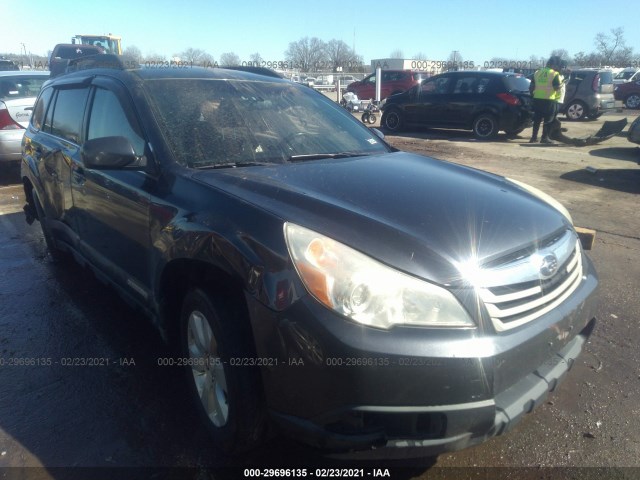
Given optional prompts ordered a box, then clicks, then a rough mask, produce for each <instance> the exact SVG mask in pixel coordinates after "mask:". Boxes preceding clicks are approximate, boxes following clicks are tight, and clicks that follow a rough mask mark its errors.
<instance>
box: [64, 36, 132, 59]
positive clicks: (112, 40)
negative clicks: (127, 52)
mask: <svg viewBox="0 0 640 480" xmlns="http://www.w3.org/2000/svg"><path fill="white" fill-rule="evenodd" d="M71 43H74V44H82V45H94V46H96V47H102V48H103V49H104V51H105V53H114V54H116V55H122V37H119V36H117V35H112V34H110V33H109V34H107V35H74V36H73V37H71Z"/></svg>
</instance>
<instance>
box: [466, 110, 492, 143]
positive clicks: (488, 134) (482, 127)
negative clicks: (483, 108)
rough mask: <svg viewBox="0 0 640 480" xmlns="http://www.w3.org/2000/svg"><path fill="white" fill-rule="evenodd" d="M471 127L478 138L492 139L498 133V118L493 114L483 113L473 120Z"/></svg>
mask: <svg viewBox="0 0 640 480" xmlns="http://www.w3.org/2000/svg"><path fill="white" fill-rule="evenodd" d="M472 128H473V134H474V135H475V137H476V138H477V139H478V140H492V139H494V138H495V137H496V135H498V119H497V118H496V117H495V116H494V115H491V114H489V113H483V114H481V115H478V116H477V117H476V119H475V120H474V121H473V127H472Z"/></svg>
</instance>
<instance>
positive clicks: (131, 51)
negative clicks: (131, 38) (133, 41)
mask: <svg viewBox="0 0 640 480" xmlns="http://www.w3.org/2000/svg"><path fill="white" fill-rule="evenodd" d="M122 54H123V55H125V56H127V57H131V58H133V59H134V60H135V61H136V62H138V63H140V62H142V52H141V51H140V49H139V48H138V47H136V46H135V45H129V46H128V47H127V48H125V49H124V50H123V51H122Z"/></svg>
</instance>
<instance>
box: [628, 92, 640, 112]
mask: <svg viewBox="0 0 640 480" xmlns="http://www.w3.org/2000/svg"><path fill="white" fill-rule="evenodd" d="M624 106H625V107H627V108H631V109H634V110H635V109H637V108H640V95H638V94H637V93H633V94H631V95H629V96H628V97H627V99H626V100H625V101H624Z"/></svg>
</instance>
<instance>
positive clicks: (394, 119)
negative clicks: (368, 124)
mask: <svg viewBox="0 0 640 480" xmlns="http://www.w3.org/2000/svg"><path fill="white" fill-rule="evenodd" d="M380 123H381V124H382V128H384V129H385V130H388V131H389V132H399V131H400V130H402V127H403V126H404V119H403V118H402V113H400V111H399V110H395V109H394V110H389V111H387V112H384V113H383V114H382V120H381V121H380Z"/></svg>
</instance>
